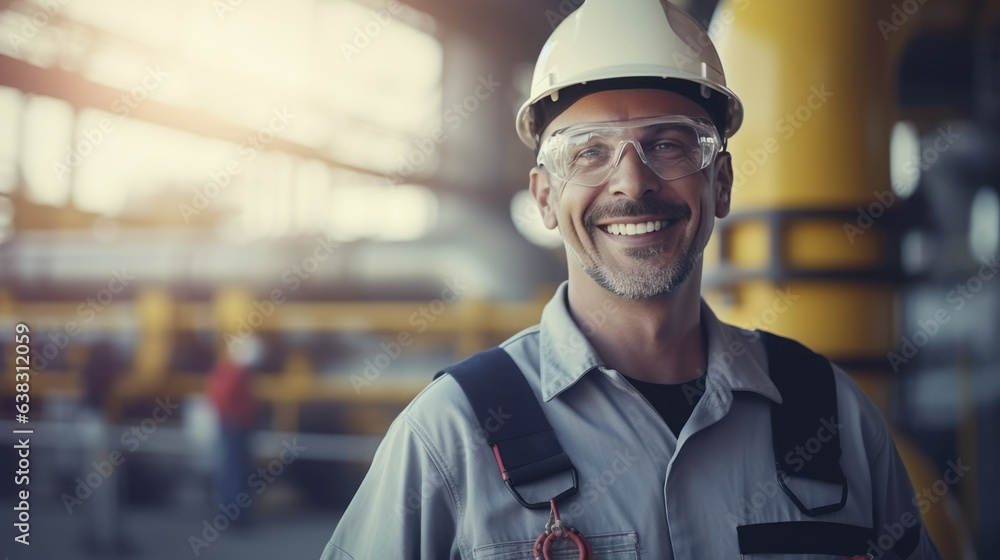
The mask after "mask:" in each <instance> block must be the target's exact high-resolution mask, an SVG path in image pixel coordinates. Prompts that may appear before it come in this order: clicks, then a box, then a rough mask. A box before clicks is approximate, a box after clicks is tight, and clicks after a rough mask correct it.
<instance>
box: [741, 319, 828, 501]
mask: <svg viewBox="0 0 1000 560" xmlns="http://www.w3.org/2000/svg"><path fill="white" fill-rule="evenodd" d="M760 333H761V335H762V336H763V341H764V347H765V348H766V350H767V363H768V366H769V369H770V372H771V381H773V382H774V384H775V385H776V386H777V388H778V391H779V392H780V393H781V399H782V401H783V402H782V403H781V404H778V403H771V436H772V440H773V444H774V459H775V463H776V465H777V469H778V484H779V485H780V486H781V489H782V490H783V491H784V492H785V494H786V495H787V496H788V497H789V498H791V500H792V501H793V502H795V505H796V506H797V507H798V508H799V510H800V511H801V512H802V513H804V514H806V515H808V516H810V517H814V516H817V515H822V514H825V513H832V512H835V511H839V510H840V509H843V507H844V505H845V504H846V503H847V477H845V476H844V471H843V469H841V467H840V455H841V447H840V430H839V428H840V425H839V424H838V422H837V421H838V417H837V389H836V383H835V380H834V376H833V367H832V366H831V365H830V361H829V360H827V359H826V358H824V357H823V356H820V355H819V354H816V353H815V352H813V351H811V350H809V349H808V348H806V347H805V346H803V345H801V344H799V343H798V342H796V341H794V340H791V339H788V338H784V337H780V336H778V335H775V334H771V333H769V332H764V331H760ZM796 476H797V477H802V478H808V479H812V480H819V481H823V482H829V483H833V484H839V485H841V486H842V487H843V490H842V492H841V497H840V502H837V503H832V504H828V505H825V506H819V507H815V508H809V507H807V506H806V505H805V504H803V503H802V501H801V500H799V498H798V497H797V496H796V495H795V493H794V492H792V490H791V489H789V488H788V485H787V484H786V479H787V478H788V477H796Z"/></svg>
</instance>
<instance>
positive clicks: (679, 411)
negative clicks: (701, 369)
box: [625, 373, 705, 436]
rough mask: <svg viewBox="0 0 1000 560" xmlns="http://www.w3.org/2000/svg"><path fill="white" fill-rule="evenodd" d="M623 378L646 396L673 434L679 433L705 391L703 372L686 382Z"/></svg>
mask: <svg viewBox="0 0 1000 560" xmlns="http://www.w3.org/2000/svg"><path fill="white" fill-rule="evenodd" d="M625 379H627V380H628V382H629V383H631V384H632V386H633V387H635V388H636V390H638V391H639V392H640V393H642V396H644V397H646V400H647V401H649V404H651V405H653V408H655V409H656V412H658V413H660V416H661V417H663V421H664V422H666V423H667V426H669V427H670V431H671V432H673V433H674V435H675V436H677V435H679V434H680V433H681V428H683V427H684V423H685V422H687V421H688V418H690V417H691V412H693V411H694V407H695V405H697V404H698V401H699V400H700V399H701V396H702V394H704V393H705V374H704V373H702V374H701V375H700V376H698V377H697V378H695V379H692V380H691V381H688V382H686V383H675V384H665V383H650V382H648V381H639V380H638V379H632V378H631V377H627V376H626V377H625Z"/></svg>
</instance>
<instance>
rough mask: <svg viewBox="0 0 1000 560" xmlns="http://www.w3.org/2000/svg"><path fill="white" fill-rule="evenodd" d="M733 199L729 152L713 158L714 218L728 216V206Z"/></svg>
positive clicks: (731, 162) (731, 166)
mask: <svg viewBox="0 0 1000 560" xmlns="http://www.w3.org/2000/svg"><path fill="white" fill-rule="evenodd" d="M732 199H733V158H732V156H731V155H730V154H729V152H721V153H719V155H718V156H717V157H716V158H715V217H716V218H725V217H726V216H728V215H729V210H730V207H729V204H730V202H732Z"/></svg>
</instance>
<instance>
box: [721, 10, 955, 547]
mask: <svg viewBox="0 0 1000 560" xmlns="http://www.w3.org/2000/svg"><path fill="white" fill-rule="evenodd" d="M891 13H892V4H891V3H890V2H889V1H887V0H877V1H873V0H850V1H844V0H810V1H809V2H801V1H797V0H796V1H793V0H768V1H767V2H764V1H761V0H733V1H723V2H722V4H721V5H720V7H719V11H718V12H717V14H718V15H719V16H721V17H719V18H718V19H717V26H716V30H715V32H716V39H717V44H718V47H719V51H720V54H721V57H722V60H723V61H724V62H725V64H726V71H727V78H728V80H729V83H730V85H731V86H732V87H733V89H734V90H735V91H736V92H738V94H739V95H740V96H741V98H742V100H743V102H744V104H745V107H746V115H745V118H744V121H743V127H742V128H741V130H740V132H739V134H737V135H736V136H735V138H733V140H732V142H731V143H730V152H732V154H733V165H734V171H735V182H734V188H733V197H732V198H733V209H734V216H733V217H732V218H731V219H730V220H729V221H728V223H723V224H720V228H719V233H720V234H719V235H717V236H714V239H713V245H712V246H711V247H710V248H709V250H708V251H707V252H706V263H705V264H706V275H705V277H706V280H707V282H706V284H707V286H708V287H707V289H706V298H707V299H708V300H709V302H710V303H711V304H713V305H714V306H715V308H716V309H717V310H718V313H719V315H720V317H722V318H723V319H725V320H728V321H730V322H733V323H736V324H739V325H743V326H747V327H750V328H762V329H766V330H770V331H774V332H777V333H779V334H784V335H787V336H791V337H793V338H796V339H798V340H801V341H802V342H803V343H805V344H807V345H809V346H811V347H812V348H814V349H816V350H817V351H819V352H821V353H824V354H826V355H827V356H830V357H831V358H833V359H834V360H853V361H856V362H855V363H869V364H872V365H873V366H874V365H876V364H878V363H879V362H883V363H884V362H885V360H886V353H887V352H889V351H890V350H892V349H893V347H894V344H895V334H894V320H895V317H896V316H897V304H896V296H895V290H894V288H893V286H892V285H891V284H890V283H889V282H888V281H887V280H888V279H887V278H885V277H880V276H879V273H878V270H879V268H880V266H881V263H884V262H886V259H887V257H888V256H891V252H892V248H891V245H890V244H889V241H890V237H889V236H888V235H887V234H886V227H887V226H886V224H885V222H884V221H880V220H879V219H878V217H881V216H882V215H883V214H884V212H885V211H886V210H887V209H889V207H891V206H892V204H893V203H894V201H895V198H894V196H893V195H892V194H891V188H890V179H889V169H888V164H889V137H890V132H891V128H892V126H893V123H894V114H895V108H894V105H893V98H894V95H893V93H894V91H893V83H892V76H893V75H894V73H893V72H892V71H891V69H890V68H891V66H892V64H893V62H894V61H895V60H898V56H899V53H900V52H901V46H900V44H901V42H902V41H904V40H905V37H906V35H907V34H908V33H910V32H912V28H913V25H914V24H913V22H912V21H908V22H907V24H905V25H896V26H895V27H896V29H895V30H891V29H889V28H887V27H886V26H884V25H881V24H880V21H887V22H889V23H890V24H891V23H892V20H891V19H887V18H890V17H891ZM916 16H917V14H915V15H911V16H909V17H908V19H909V20H916V19H917V17H916ZM727 21H728V23H727ZM896 23H899V22H898V21H897V22H896ZM893 25H895V24H893ZM906 25H910V26H911V27H910V28H908V29H906ZM872 205H875V206H874V211H871V212H870V215H872V216H876V215H877V217H876V218H874V219H872V220H867V219H863V220H862V221H860V222H859V221H858V220H857V216H858V213H857V209H858V208H859V207H861V208H865V209H868V208H869V207H871V206H872ZM740 213H742V214H743V216H740ZM865 274H867V276H865ZM853 373H862V372H860V371H857V372H853ZM858 378H859V381H861V382H862V386H863V388H864V389H865V390H866V391H867V392H869V394H871V395H872V396H873V399H874V400H875V401H876V402H877V403H878V404H880V405H883V406H884V405H885V404H886V400H887V395H888V394H889V393H890V391H889V385H890V378H889V376H888V375H885V374H880V373H878V372H877V371H874V370H873V367H868V368H866V369H865V371H864V372H863V375H859V376H858ZM898 443H899V447H900V449H901V450H902V452H903V455H904V459H905V460H906V461H907V466H908V469H909V472H910V474H911V479H912V480H913V483H914V486H915V487H917V488H922V487H927V486H928V485H930V484H932V482H933V480H934V477H935V476H936V475H934V474H933V471H932V470H929V469H927V468H926V466H925V464H924V463H925V461H922V460H920V459H919V458H918V455H917V453H916V452H914V450H913V449H914V448H913V447H912V446H911V445H909V444H908V443H907V442H906V441H905V440H903V439H900V440H898ZM924 520H925V523H926V524H927V527H928V530H929V531H930V533H931V535H932V537H933V538H934V540H935V542H937V543H938V545H939V546H940V548H941V552H942V554H943V555H944V556H945V558H948V559H956V560H957V559H958V558H961V554H962V551H961V546H960V545H959V544H958V542H959V541H958V539H957V538H955V536H956V535H957V534H958V532H957V530H956V525H955V523H954V522H953V521H952V520H951V519H949V518H948V514H947V511H946V508H944V507H939V508H931V509H930V510H928V511H927V513H926V514H925V515H924Z"/></svg>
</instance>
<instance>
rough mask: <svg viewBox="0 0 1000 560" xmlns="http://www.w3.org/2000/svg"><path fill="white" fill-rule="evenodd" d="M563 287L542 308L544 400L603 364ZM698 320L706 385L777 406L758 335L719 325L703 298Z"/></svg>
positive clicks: (779, 400)
mask: <svg viewBox="0 0 1000 560" xmlns="http://www.w3.org/2000/svg"><path fill="white" fill-rule="evenodd" d="M567 286H568V282H563V283H562V284H560V285H559V288H558V289H556V293H555V295H554V296H553V297H552V299H551V300H550V301H549V302H548V303H547V304H546V305H545V308H544V309H543V310H542V317H541V321H540V327H541V328H540V333H539V344H540V348H539V352H540V359H541V360H540V361H541V363H540V368H541V389H542V398H543V399H545V401H550V400H552V399H553V398H555V397H556V396H557V395H559V394H560V393H562V392H563V391H565V390H566V389H568V388H569V387H572V386H573V385H574V384H575V383H576V382H577V381H579V380H580V378H582V377H583V376H584V374H586V373H587V372H589V371H591V370H593V369H596V368H598V367H600V366H603V365H604V363H603V362H602V361H601V358H600V356H598V355H597V351H596V350H594V347H593V346H591V344H590V341H589V340H587V337H585V336H584V334H583V332H582V331H581V330H580V327H579V326H578V325H577V324H576V322H575V321H574V320H573V317H572V316H571V315H570V313H569V305H568V302H567V298H566V291H567ZM595 319H598V318H596V317H595ZM701 320H702V323H703V324H704V325H705V332H707V333H708V379H707V384H708V386H709V387H711V386H712V385H715V384H717V385H721V386H725V387H727V388H729V389H730V390H737V391H740V390H742V391H752V392H755V393H759V394H761V395H763V396H765V397H767V398H769V399H771V400H774V401H776V402H779V403H780V402H781V395H780V394H779V393H778V388H777V387H775V385H774V383H773V382H772V381H771V378H770V376H769V375H768V374H767V358H766V353H765V352H764V348H763V344H761V343H760V342H761V337H760V334H759V333H757V332H756V331H747V330H744V329H740V328H738V327H734V326H732V325H727V324H725V323H723V322H722V321H719V319H718V318H716V316H715V313H713V312H712V310H711V309H710V308H709V307H708V304H706V303H705V301H704V300H702V302H701Z"/></svg>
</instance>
